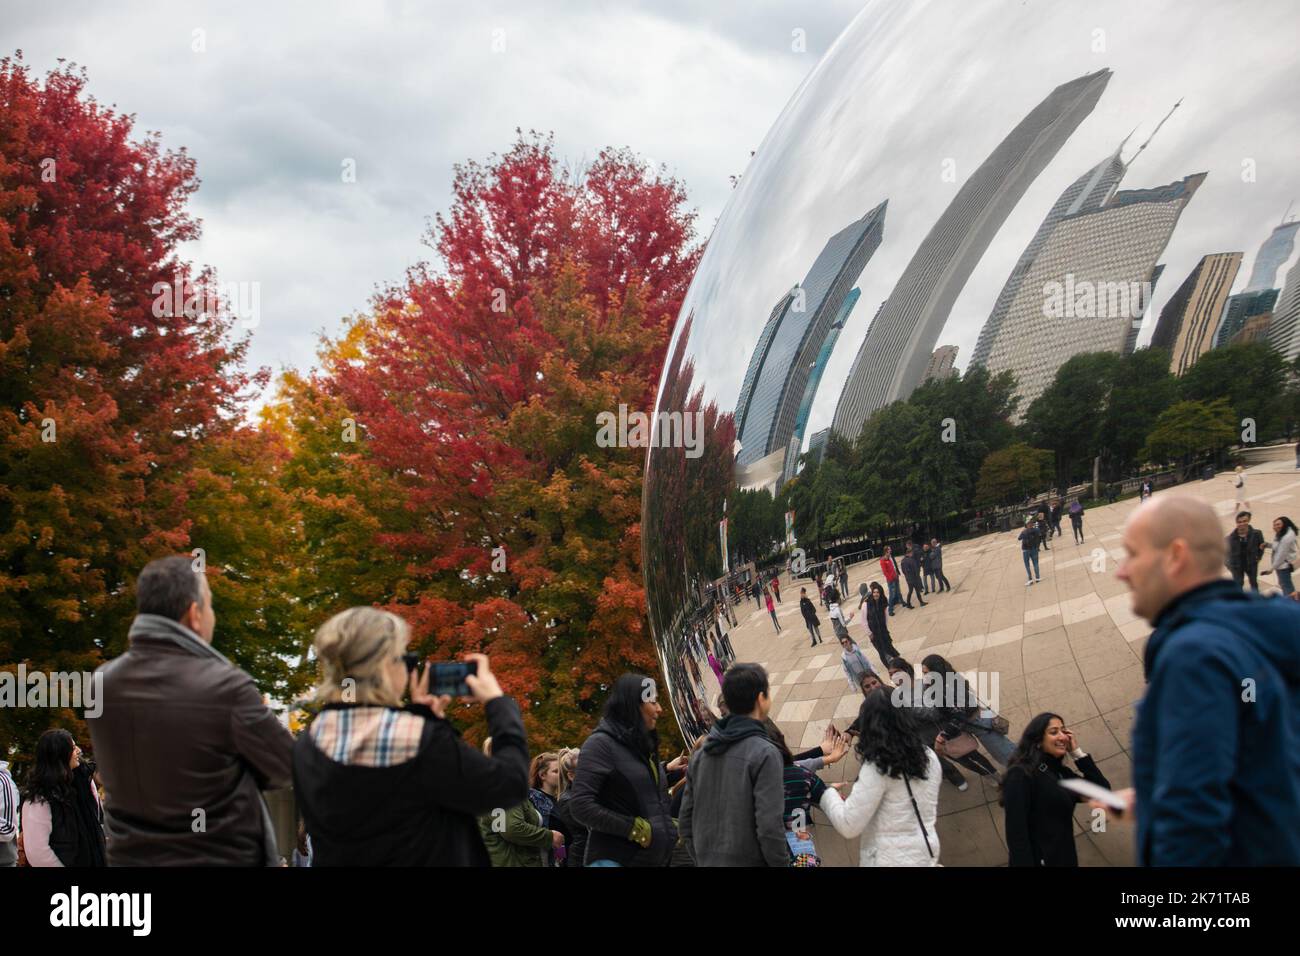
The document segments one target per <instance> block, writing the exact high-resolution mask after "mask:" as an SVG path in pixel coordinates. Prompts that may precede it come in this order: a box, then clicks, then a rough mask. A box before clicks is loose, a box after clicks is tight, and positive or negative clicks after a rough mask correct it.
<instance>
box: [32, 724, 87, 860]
mask: <svg viewBox="0 0 1300 956" xmlns="http://www.w3.org/2000/svg"><path fill="white" fill-rule="evenodd" d="M94 773H95V767H94V764H91V763H89V762H88V761H86V760H84V759H83V758H82V755H81V748H80V747H78V746H77V743H76V741H75V740H73V739H72V734H70V733H68V732H67V731H66V730H63V729H61V728H60V729H55V730H47V731H45V733H43V734H41V737H40V739H39V740H38V741H37V742H36V766H35V767H34V768H33V769H32V774H31V778H30V779H29V780H28V782H27V787H26V788H25V789H24V790H23V800H22V828H23V846H24V850H25V851H26V854H27V861H28V863H29V864H30V865H31V866H66V867H74V866H75V867H84V866H107V865H108V863H107V862H106V860H105V854H104V825H103V821H104V813H103V810H102V808H101V807H100V804H99V793H98V791H97V790H96V789H95V783H94V780H93V777H94Z"/></svg>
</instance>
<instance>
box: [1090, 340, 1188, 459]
mask: <svg viewBox="0 0 1300 956" xmlns="http://www.w3.org/2000/svg"><path fill="white" fill-rule="evenodd" d="M1110 386H1111V387H1110V394H1109V395H1108V396H1107V399H1106V407H1105V411H1104V412H1103V413H1102V418H1101V423H1100V426H1099V428H1098V440H1099V446H1100V453H1101V454H1102V456H1103V461H1104V462H1105V463H1106V467H1107V471H1108V474H1109V475H1110V476H1111V477H1116V476H1118V475H1121V474H1126V473H1129V472H1130V471H1131V470H1132V469H1133V468H1134V467H1135V466H1137V465H1140V464H1141V461H1139V460H1138V459H1139V457H1140V454H1141V451H1142V447H1143V445H1144V444H1145V443H1146V439H1147V435H1148V434H1150V432H1151V429H1152V428H1153V427H1154V425H1155V422H1156V419H1157V418H1159V417H1160V414H1161V413H1162V412H1163V411H1164V410H1165V409H1167V408H1169V406H1171V405H1173V404H1174V402H1176V401H1178V379H1177V378H1175V377H1174V376H1173V374H1172V373H1171V372H1170V371H1169V352H1168V351H1166V350H1165V349H1139V350H1138V351H1136V352H1133V353H1132V354H1130V355H1125V356H1124V357H1123V358H1121V359H1120V360H1119V362H1118V363H1116V364H1115V366H1114V377H1113V378H1112V380H1111V383H1110Z"/></svg>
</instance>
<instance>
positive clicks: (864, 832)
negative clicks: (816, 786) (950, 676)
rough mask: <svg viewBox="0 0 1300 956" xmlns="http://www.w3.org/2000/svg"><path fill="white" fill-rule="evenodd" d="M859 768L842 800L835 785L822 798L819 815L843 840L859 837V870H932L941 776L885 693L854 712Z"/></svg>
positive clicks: (874, 695) (909, 721)
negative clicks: (847, 793) (901, 867)
mask: <svg viewBox="0 0 1300 956" xmlns="http://www.w3.org/2000/svg"><path fill="white" fill-rule="evenodd" d="M857 726H858V728H859V730H860V733H859V734H858V740H857V753H858V756H859V757H860V758H861V759H862V769H861V770H860V771H859V772H858V779H857V782H856V783H855V784H854V785H853V791H852V793H850V794H849V796H848V798H847V799H844V798H841V796H840V794H839V788H840V787H844V786H848V785H847V784H836V785H835V787H834V788H828V789H827V790H826V792H825V793H823V794H822V797H821V808H822V812H823V813H825V814H826V816H827V817H828V818H829V819H830V822H831V825H832V826H833V827H835V830H836V831H837V832H838V833H839V834H840V835H841V836H844V837H847V838H848V839H852V838H853V837H855V836H859V835H861V838H862V839H861V843H860V851H859V864H860V865H861V866H937V865H938V863H939V835H938V834H937V833H936V832H935V829H934V819H935V812H936V808H937V807H938V803H939V781H940V779H941V776H942V771H941V770H940V768H939V758H938V757H936V756H935V755H934V752H933V751H931V750H928V749H927V748H926V747H925V746H924V745H923V744H922V743H921V740H920V737H919V736H918V734H917V730H916V727H915V726H914V725H913V723H912V715H911V714H909V713H908V712H907V709H906V708H904V707H895V706H894V705H893V702H892V701H891V700H890V694H889V691H888V689H886V688H884V687H881V688H878V689H876V690H873V691H872V692H871V693H870V694H868V695H867V697H866V699H865V700H863V702H862V707H861V708H860V709H859V711H858V720H857Z"/></svg>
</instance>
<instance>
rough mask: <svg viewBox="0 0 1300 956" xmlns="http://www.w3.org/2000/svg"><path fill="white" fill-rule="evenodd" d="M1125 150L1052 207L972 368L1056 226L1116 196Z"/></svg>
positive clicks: (983, 335)
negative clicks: (1068, 217)
mask: <svg viewBox="0 0 1300 956" xmlns="http://www.w3.org/2000/svg"><path fill="white" fill-rule="evenodd" d="M1125 142H1127V138H1126V139H1125ZM1123 148H1124V143H1123V142H1121V143H1120V144H1119V146H1118V147H1116V149H1115V152H1114V153H1112V154H1111V155H1110V156H1108V157H1106V158H1105V159H1103V160H1102V161H1101V162H1100V163H1098V164H1097V165H1096V166H1094V167H1092V169H1090V170H1088V171H1087V172H1086V173H1084V174H1083V175H1082V176H1080V177H1079V178H1078V179H1076V180H1075V181H1074V182H1073V183H1071V184H1070V186H1069V188H1068V189H1066V190H1065V192H1063V193H1061V195H1060V198H1058V199H1057V200H1056V202H1055V203H1054V204H1053V205H1052V208H1051V210H1050V211H1049V212H1048V213H1047V217H1046V218H1045V219H1044V220H1043V222H1042V225H1040V226H1039V227H1038V231H1037V232H1035V233H1034V238H1032V239H1030V240H1029V245H1027V246H1025V251H1024V252H1022V253H1021V254H1020V258H1019V259H1018V260H1017V261H1016V265H1015V267H1014V268H1013V269H1012V270H1011V275H1009V276H1008V277H1007V281H1006V284H1004V285H1003V286H1002V291H1001V292H999V293H998V299H997V302H995V303H994V304H993V311H992V312H990V313H989V317H988V320H987V321H986V322H985V323H984V327H983V328H982V329H980V337H979V340H978V341H977V342H976V343H975V351H974V352H973V353H972V354H971V364H972V365H983V364H984V363H985V362H986V361H987V360H988V357H989V349H990V348H992V347H993V341H994V340H995V339H996V338H997V334H998V330H999V329H1001V328H1002V320H1003V319H1005V318H1006V316H1007V310H1008V309H1010V308H1011V303H1012V301H1014V300H1015V297H1016V293H1017V292H1019V291H1020V283H1021V282H1023V281H1024V278H1025V273H1027V272H1028V271H1029V267H1030V266H1032V265H1033V264H1034V259H1035V257H1037V255H1038V253H1039V252H1041V251H1042V248H1043V243H1045V242H1046V241H1047V237H1048V236H1050V235H1051V234H1052V230H1053V229H1055V228H1056V224H1057V223H1058V222H1060V221H1061V220H1062V219H1064V218H1065V217H1066V216H1074V215H1077V214H1078V213H1081V212H1095V211H1096V210H1098V209H1100V208H1101V207H1102V206H1104V205H1105V204H1106V201H1107V200H1108V199H1110V197H1111V195H1112V194H1113V193H1114V192H1115V187H1117V186H1118V185H1119V182H1120V180H1121V179H1123V178H1124V171H1125V170H1126V169H1128V165H1127V164H1126V163H1125V162H1124V161H1123V160H1122V159H1120V150H1121V149H1123Z"/></svg>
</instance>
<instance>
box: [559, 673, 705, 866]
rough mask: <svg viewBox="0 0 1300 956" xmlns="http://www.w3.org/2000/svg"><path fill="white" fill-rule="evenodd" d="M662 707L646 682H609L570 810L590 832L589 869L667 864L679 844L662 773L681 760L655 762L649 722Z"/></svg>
mask: <svg viewBox="0 0 1300 956" xmlns="http://www.w3.org/2000/svg"><path fill="white" fill-rule="evenodd" d="M662 712H663V708H661V707H660V706H659V693H658V687H657V685H656V683H655V681H654V680H653V679H652V678H649V677H645V676H644V675H641V674H624V675H623V676H622V677H620V678H619V679H618V680H616V681H614V686H613V687H612V688H610V692H609V699H608V700H606V701H605V714H604V716H603V717H601V719H600V723H599V724H597V725H596V730H595V732H594V733H592V735H591V736H590V737H588V738H587V740H586V742H584V743H583V745H582V748H581V749H582V759H581V760H580V761H578V773H577V775H576V776H575V777H574V779H573V791H572V795H571V796H570V797H569V811H570V813H571V814H572V816H573V819H574V821H575V822H576V823H578V824H579V825H580V826H585V827H588V828H590V831H591V833H590V835H589V836H588V838H587V865H588V866H667V865H668V859H669V857H670V856H671V855H672V851H673V847H674V846H675V845H676V844H677V824H676V823H674V822H673V818H672V813H671V811H670V800H669V797H668V775H669V773H670V772H672V771H676V770H680V769H681V768H683V767H684V766H685V765H686V761H685V760H684V759H683V758H681V757H678V758H677V759H676V760H673V761H672V762H671V763H669V764H664V763H663V762H662V761H661V760H660V759H659V734H658V733H657V732H656V731H655V723H656V722H657V721H658V719H659V715H660V714H661V713H662Z"/></svg>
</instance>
